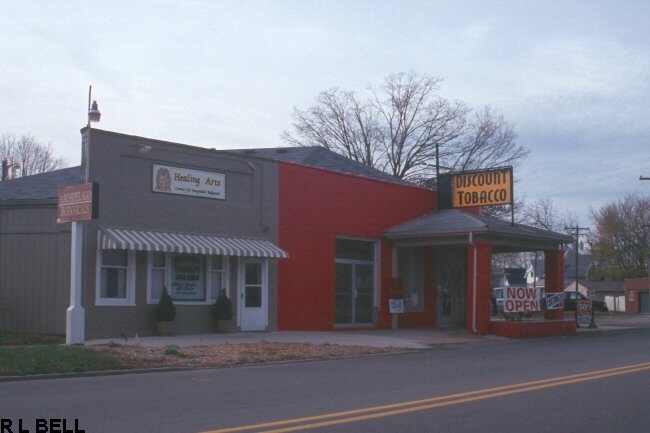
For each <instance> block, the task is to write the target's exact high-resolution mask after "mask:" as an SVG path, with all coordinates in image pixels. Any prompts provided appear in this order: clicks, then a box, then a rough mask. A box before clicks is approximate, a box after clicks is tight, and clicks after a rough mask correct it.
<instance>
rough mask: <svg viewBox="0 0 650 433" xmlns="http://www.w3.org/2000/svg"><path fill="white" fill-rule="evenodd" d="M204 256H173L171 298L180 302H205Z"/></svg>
mask: <svg viewBox="0 0 650 433" xmlns="http://www.w3.org/2000/svg"><path fill="white" fill-rule="evenodd" d="M204 263H205V260H204V256H202V255H199V254H174V255H173V256H172V272H171V284H170V285H171V293H170V295H171V297H172V299H174V300H178V301H204V300H205V272H204Z"/></svg>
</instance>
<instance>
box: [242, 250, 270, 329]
mask: <svg viewBox="0 0 650 433" xmlns="http://www.w3.org/2000/svg"><path fill="white" fill-rule="evenodd" d="M266 272H267V267H266V262H265V261H263V260H258V259H241V260H240V263H239V278H240V284H239V288H240V306H241V310H240V311H241V330H242V331H264V330H265V329H266V324H267V311H268V308H267V304H268V288H267V284H266V280H267V276H266Z"/></svg>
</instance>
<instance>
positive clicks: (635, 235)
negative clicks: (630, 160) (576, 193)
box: [588, 194, 650, 281]
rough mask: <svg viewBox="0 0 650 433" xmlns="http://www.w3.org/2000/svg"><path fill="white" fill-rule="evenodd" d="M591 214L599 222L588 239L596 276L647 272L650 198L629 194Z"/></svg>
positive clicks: (605, 276)
mask: <svg viewBox="0 0 650 433" xmlns="http://www.w3.org/2000/svg"><path fill="white" fill-rule="evenodd" d="M591 217H592V219H593V221H594V223H595V225H596V227H595V229H594V230H593V231H592V232H591V233H590V234H589V237H588V243H589V245H590V247H591V253H592V255H593V257H594V259H595V267H594V269H592V270H590V274H591V275H590V277H591V278H593V279H612V280H618V281H620V280H623V279H624V278H635V277H642V276H647V268H646V263H645V261H646V259H647V258H648V256H650V231H649V229H648V227H647V226H646V224H648V221H649V220H650V198H648V197H641V196H639V195H635V194H628V195H626V196H625V197H624V198H622V199H620V200H619V201H617V202H613V203H609V204H607V205H605V206H603V207H602V208H601V209H599V210H598V211H592V213H591Z"/></svg>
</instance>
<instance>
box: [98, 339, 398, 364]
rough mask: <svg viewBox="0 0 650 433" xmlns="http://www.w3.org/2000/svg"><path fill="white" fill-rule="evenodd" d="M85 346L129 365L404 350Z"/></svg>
mask: <svg viewBox="0 0 650 433" xmlns="http://www.w3.org/2000/svg"><path fill="white" fill-rule="evenodd" d="M87 347H89V348H92V349H94V350H97V351H100V352H103V353H106V354H109V355H113V356H116V357H118V358H119V359H121V360H122V361H124V362H125V363H126V364H128V365H130V366H131V367H132V368H159V367H225V366H233V365H240V364H254V363H264V362H278V361H291V360H315V359H331V358H338V357H349V356H360V355H373V354H382V353H395V352H403V351H404V349H402V348H392V347H389V348H379V347H367V346H343V345H338V344H307V343H270V342H264V343H243V344H231V343H223V344H211V345H198V346H187V347H178V346H166V347H162V348H161V347H144V346H139V345H116V344H108V345H100V346H87Z"/></svg>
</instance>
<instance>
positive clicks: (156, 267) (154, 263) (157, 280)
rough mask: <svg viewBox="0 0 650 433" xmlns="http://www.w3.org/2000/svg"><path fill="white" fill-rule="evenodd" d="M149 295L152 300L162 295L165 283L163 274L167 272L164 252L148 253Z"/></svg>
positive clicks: (156, 299)
mask: <svg viewBox="0 0 650 433" xmlns="http://www.w3.org/2000/svg"><path fill="white" fill-rule="evenodd" d="M149 264H150V267H151V268H150V271H149V272H150V274H149V293H150V295H149V297H150V299H151V300H153V301H158V300H159V299H160V295H162V290H163V287H166V285H165V274H166V273H167V263H166V257H165V253H159V252H152V253H149Z"/></svg>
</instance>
